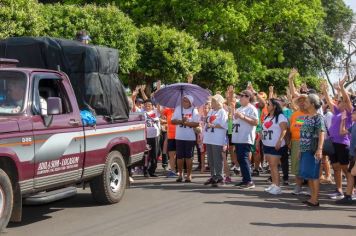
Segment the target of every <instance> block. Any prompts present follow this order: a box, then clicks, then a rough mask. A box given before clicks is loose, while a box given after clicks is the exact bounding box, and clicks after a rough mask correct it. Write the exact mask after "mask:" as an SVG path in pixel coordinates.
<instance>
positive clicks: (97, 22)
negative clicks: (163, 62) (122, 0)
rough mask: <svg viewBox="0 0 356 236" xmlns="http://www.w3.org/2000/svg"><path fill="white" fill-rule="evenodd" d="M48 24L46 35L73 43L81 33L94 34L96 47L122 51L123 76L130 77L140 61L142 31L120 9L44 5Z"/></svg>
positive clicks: (42, 13)
mask: <svg viewBox="0 0 356 236" xmlns="http://www.w3.org/2000/svg"><path fill="white" fill-rule="evenodd" d="M40 9H41V15H42V16H43V17H44V19H45V21H46V27H45V29H44V35H47V36H51V37H59V38H67V39H73V38H74V37H75V34H76V32H77V31H78V30H82V29H85V30H87V31H88V32H89V33H90V36H91V39H92V43H93V44H97V45H103V46H107V47H111V48H116V49H118V50H119V55H120V72H121V73H128V71H129V70H130V69H132V68H133V67H134V66H135V64H136V61H137V59H138V53H137V49H136V43H137V37H138V29H137V28H136V27H135V25H134V24H133V22H132V20H131V19H130V18H129V17H127V16H125V14H124V13H123V12H121V11H120V10H119V9H118V8H117V7H115V6H111V5H107V6H105V7H98V6H95V5H85V6H83V7H77V6H74V5H60V4H54V5H49V4H45V5H41V8H40Z"/></svg>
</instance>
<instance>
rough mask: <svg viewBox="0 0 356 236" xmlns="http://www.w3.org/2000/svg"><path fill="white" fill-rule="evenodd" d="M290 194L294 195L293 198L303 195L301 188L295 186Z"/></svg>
mask: <svg viewBox="0 0 356 236" xmlns="http://www.w3.org/2000/svg"><path fill="white" fill-rule="evenodd" d="M292 194H293V195H295V196H299V195H303V189H302V187H300V186H298V185H296V186H295V187H294V190H293V192H292Z"/></svg>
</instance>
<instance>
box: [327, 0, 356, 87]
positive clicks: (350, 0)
mask: <svg viewBox="0 0 356 236" xmlns="http://www.w3.org/2000/svg"><path fill="white" fill-rule="evenodd" d="M344 2H345V3H346V5H348V6H349V7H350V8H351V9H352V10H353V11H354V13H355V14H356V0H344ZM343 73H344V72H340V71H332V72H331V75H330V77H331V80H332V81H333V82H336V81H337V80H338V79H339V78H341V77H342V76H343ZM351 87H352V88H353V89H354V90H355V89H356V83H354V84H353V85H352V86H351Z"/></svg>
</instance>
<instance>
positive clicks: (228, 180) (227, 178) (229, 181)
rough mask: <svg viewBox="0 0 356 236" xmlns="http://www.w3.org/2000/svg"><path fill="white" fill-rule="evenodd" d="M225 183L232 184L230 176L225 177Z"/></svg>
mask: <svg viewBox="0 0 356 236" xmlns="http://www.w3.org/2000/svg"><path fill="white" fill-rule="evenodd" d="M225 183H227V184H231V183H232V180H231V178H230V176H226V177H225Z"/></svg>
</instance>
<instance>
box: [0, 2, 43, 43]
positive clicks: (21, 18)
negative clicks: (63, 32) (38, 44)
mask: <svg viewBox="0 0 356 236" xmlns="http://www.w3.org/2000/svg"><path fill="white" fill-rule="evenodd" d="M39 8H40V5H39V4H38V3H37V1H36V0H0V39H4V38H7V37H14V36H38V35H41V34H42V31H43V26H44V22H43V18H42V17H41V16H40V15H39Z"/></svg>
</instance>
